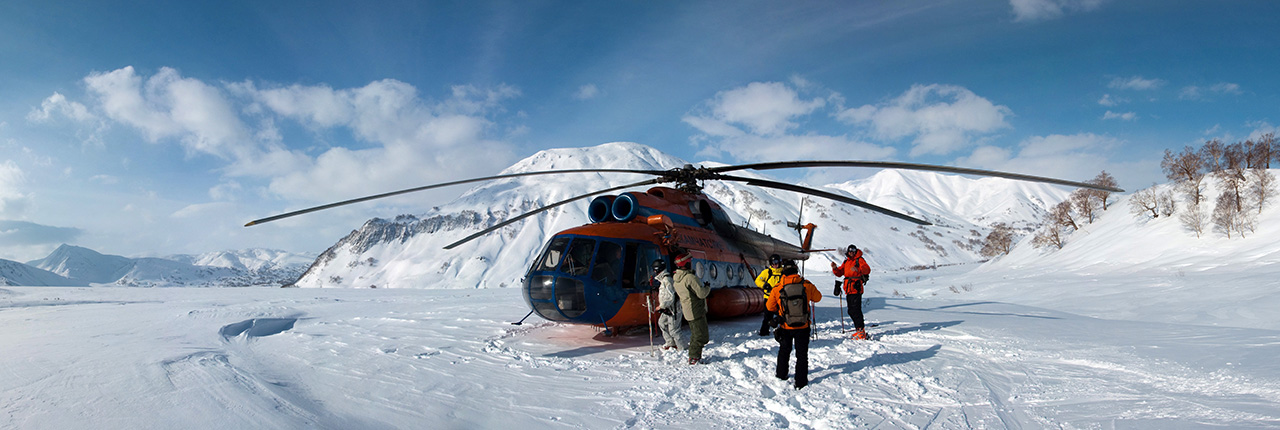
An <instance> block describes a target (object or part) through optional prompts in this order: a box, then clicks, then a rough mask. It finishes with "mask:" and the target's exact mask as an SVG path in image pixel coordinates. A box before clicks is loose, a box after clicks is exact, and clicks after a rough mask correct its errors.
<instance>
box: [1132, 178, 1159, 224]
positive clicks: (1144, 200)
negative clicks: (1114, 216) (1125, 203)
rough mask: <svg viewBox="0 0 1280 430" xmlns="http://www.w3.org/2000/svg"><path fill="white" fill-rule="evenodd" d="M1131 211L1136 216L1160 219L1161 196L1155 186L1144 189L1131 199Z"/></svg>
mask: <svg viewBox="0 0 1280 430" xmlns="http://www.w3.org/2000/svg"><path fill="white" fill-rule="evenodd" d="M1129 211H1130V212H1132V213H1133V214H1134V215H1136V216H1142V215H1144V214H1150V215H1151V217H1152V218H1159V217H1160V196H1159V195H1157V194H1156V188H1155V186H1152V187H1151V188H1143V189H1141V190H1138V191H1137V192H1135V193H1133V196H1130V197H1129Z"/></svg>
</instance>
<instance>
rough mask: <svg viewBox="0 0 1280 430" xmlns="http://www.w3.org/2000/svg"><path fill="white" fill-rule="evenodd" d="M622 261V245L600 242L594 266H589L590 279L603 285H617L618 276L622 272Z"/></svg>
mask: <svg viewBox="0 0 1280 430" xmlns="http://www.w3.org/2000/svg"><path fill="white" fill-rule="evenodd" d="M622 263H623V258H622V245H618V244H617V243H614V242H605V241H602V242H600V250H599V252H597V253H596V263H595V266H594V267H592V268H591V280H593V281H596V282H599V283H602V284H605V285H618V279H619V276H620V275H621V274H622Z"/></svg>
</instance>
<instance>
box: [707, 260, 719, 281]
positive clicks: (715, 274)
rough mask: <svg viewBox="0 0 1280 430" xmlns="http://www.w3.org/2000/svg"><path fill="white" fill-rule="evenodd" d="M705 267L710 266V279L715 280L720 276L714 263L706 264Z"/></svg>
mask: <svg viewBox="0 0 1280 430" xmlns="http://www.w3.org/2000/svg"><path fill="white" fill-rule="evenodd" d="M707 266H710V269H711V279H716V278H717V277H719V276H720V270H719V269H718V268H717V266H716V263H707Z"/></svg>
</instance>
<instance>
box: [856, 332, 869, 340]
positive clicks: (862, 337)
mask: <svg viewBox="0 0 1280 430" xmlns="http://www.w3.org/2000/svg"><path fill="white" fill-rule="evenodd" d="M853 338H854V339H857V340H869V339H871V337H869V336H867V331H866V330H865V329H858V331H855V332H853Z"/></svg>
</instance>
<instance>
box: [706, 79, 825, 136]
mask: <svg viewBox="0 0 1280 430" xmlns="http://www.w3.org/2000/svg"><path fill="white" fill-rule="evenodd" d="M825 104H826V101H825V100H823V99H821V98H816V99H812V100H802V99H801V98H800V95H799V94H798V93H796V91H795V90H794V89H792V88H791V87H789V86H787V85H786V84H784V83H781V82H752V83H750V84H747V86H745V87H740V88H735V89H732V90H728V91H722V92H720V93H718V94H716V96H715V98H713V99H712V100H710V101H708V105H709V106H710V111H711V112H710V113H711V115H710V117H706V116H703V117H701V120H694V121H690V119H689V118H690V117H689V116H686V117H685V122H687V123H690V124H691V125H693V124H694V123H703V124H707V123H711V122H719V123H722V124H724V125H729V124H740V125H741V126H743V127H745V128H746V129H748V130H749V131H750V133H752V134H755V135H760V136H781V135H783V134H784V133H786V132H787V130H790V129H793V128H795V127H797V126H798V124H796V123H795V122H794V121H793V120H794V119H795V118H797V117H799V116H803V115H808V114H810V113H812V112H813V111H814V110H816V109H818V108H820V107H822V106H823V105H825ZM695 126H696V125H695Z"/></svg>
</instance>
